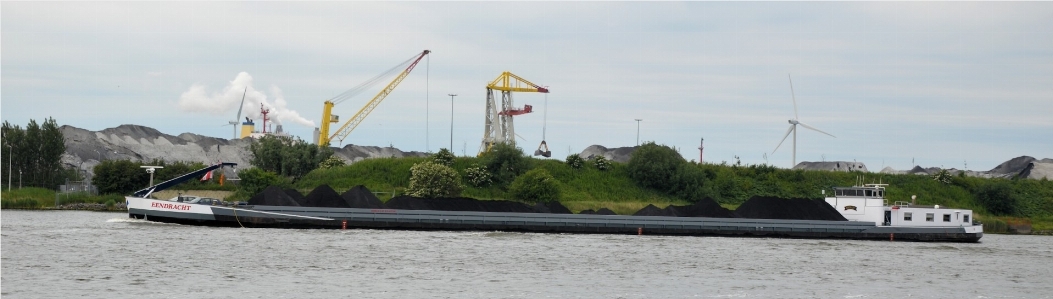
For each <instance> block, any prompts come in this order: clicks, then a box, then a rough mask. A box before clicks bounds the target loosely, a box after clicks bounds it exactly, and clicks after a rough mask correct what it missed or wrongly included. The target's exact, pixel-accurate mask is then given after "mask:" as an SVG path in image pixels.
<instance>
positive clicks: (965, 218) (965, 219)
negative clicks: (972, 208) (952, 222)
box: [962, 215, 969, 223]
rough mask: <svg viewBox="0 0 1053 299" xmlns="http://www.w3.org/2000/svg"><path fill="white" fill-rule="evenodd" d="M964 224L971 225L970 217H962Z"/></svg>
mask: <svg viewBox="0 0 1053 299" xmlns="http://www.w3.org/2000/svg"><path fill="white" fill-rule="evenodd" d="M962 222H965V223H969V215H964V216H962Z"/></svg>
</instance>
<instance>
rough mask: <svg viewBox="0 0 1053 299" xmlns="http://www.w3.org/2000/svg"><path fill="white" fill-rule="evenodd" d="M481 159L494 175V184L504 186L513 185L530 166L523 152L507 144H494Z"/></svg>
mask: <svg viewBox="0 0 1053 299" xmlns="http://www.w3.org/2000/svg"><path fill="white" fill-rule="evenodd" d="M480 158H481V159H482V161H483V165H486V170H487V171H489V172H490V174H491V175H493V180H494V183H498V184H502V185H504V184H508V183H511V182H512V181H513V180H515V179H516V177H518V176H519V175H520V174H522V173H523V172H525V171H526V170H527V168H528V166H529V165H528V164H527V159H526V157H524V156H523V150H521V149H519V148H517V147H514V146H511V145H508V144H505V143H497V144H494V146H493V148H491V149H490V151H488V152H485V153H483V155H482V157H480Z"/></svg>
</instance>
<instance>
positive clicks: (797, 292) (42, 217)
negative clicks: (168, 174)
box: [0, 210, 1053, 298]
mask: <svg viewBox="0 0 1053 299" xmlns="http://www.w3.org/2000/svg"><path fill="white" fill-rule="evenodd" d="M0 222H2V231H0V234H2V237H0V238H2V239H0V242H2V247H0V250H2V258H0V259H2V260H0V264H2V272H0V295H2V296H3V297H4V298H728V297H731V298H769V297H779V298H901V297H908V296H911V297H922V298H1045V297H1051V296H1053V237H1042V236H1003V235H987V236H984V238H983V239H982V242H981V243H971V244H957V243H910V242H887V241H851V240H795V239H766V238H725V237H664V236H646V235H645V236H632V235H572V234H524V233H502V232H441V231H440V232H419V231H384V230H346V231H342V230H285V229H245V228H211V227H196V226H184V225H175V224H161V223H153V222H146V221H141V220H130V219H127V218H126V215H125V214H120V213H101V212H75V211H6V210H5V211H3V212H2V214H0Z"/></svg>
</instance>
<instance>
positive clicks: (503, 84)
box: [486, 72, 548, 93]
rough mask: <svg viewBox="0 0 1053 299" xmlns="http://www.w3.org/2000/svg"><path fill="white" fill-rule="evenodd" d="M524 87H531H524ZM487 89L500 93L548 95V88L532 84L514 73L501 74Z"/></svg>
mask: <svg viewBox="0 0 1053 299" xmlns="http://www.w3.org/2000/svg"><path fill="white" fill-rule="evenodd" d="M523 85H526V86H529V87H522V86H523ZM486 88H488V89H493V90H500V91H516V92H540V93H548V88H544V87H541V86H538V85H537V84H534V83H531V82H530V81H527V80H526V79H523V78H522V77H519V76H516V75H515V74H513V73H512V72H504V73H501V75H500V76H497V79H494V81H492V82H490V84H487V85H486Z"/></svg>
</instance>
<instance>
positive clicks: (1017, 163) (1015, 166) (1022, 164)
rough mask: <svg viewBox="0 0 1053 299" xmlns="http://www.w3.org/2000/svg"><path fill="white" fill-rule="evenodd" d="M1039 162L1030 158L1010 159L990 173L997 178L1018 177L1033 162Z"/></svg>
mask: <svg viewBox="0 0 1053 299" xmlns="http://www.w3.org/2000/svg"><path fill="white" fill-rule="evenodd" d="M1037 160H1038V159H1035V158H1034V157H1030V156H1020V157H1016V158H1012V159H1009V161H1005V162H1003V163H1002V164H998V166H995V168H992V169H991V171H988V172H989V173H991V174H992V175H995V176H1005V175H1016V174H1018V173H1020V172H1021V171H1023V170H1024V168H1027V167H1028V165H1029V164H1031V162H1035V161H1037Z"/></svg>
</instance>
